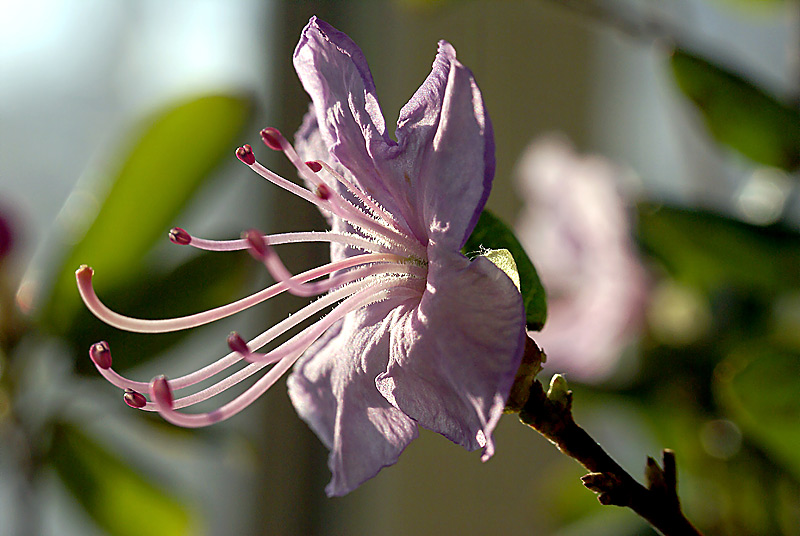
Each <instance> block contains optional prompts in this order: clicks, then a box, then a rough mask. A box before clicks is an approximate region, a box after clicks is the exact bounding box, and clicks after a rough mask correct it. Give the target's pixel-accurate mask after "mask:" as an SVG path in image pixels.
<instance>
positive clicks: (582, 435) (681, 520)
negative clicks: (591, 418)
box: [519, 376, 700, 536]
mask: <svg viewBox="0 0 800 536" xmlns="http://www.w3.org/2000/svg"><path fill="white" fill-rule="evenodd" d="M519 417H520V420H521V421H522V422H523V423H525V424H527V425H528V426H530V427H531V428H533V429H534V430H536V431H537V432H539V433H540V434H542V435H543V436H545V437H546V438H547V439H549V440H550V441H551V442H552V443H553V444H554V445H555V446H556V447H558V449H559V450H560V451H561V452H563V453H564V454H566V455H567V456H569V457H570V458H574V459H575V460H576V461H578V462H579V463H580V464H581V465H583V466H584V467H586V469H588V470H589V471H591V472H590V473H589V474H588V475H586V476H584V477H583V478H582V479H581V480H582V481H583V484H584V485H585V486H586V487H587V488H589V489H591V490H592V491H594V492H596V493H598V497H597V498H598V500H599V501H600V503H602V504H605V505H616V506H625V507H628V508H630V509H631V510H633V511H634V512H636V513H637V514H638V515H639V516H641V517H642V518H644V519H645V520H647V521H648V522H649V523H650V524H651V525H652V526H653V527H655V528H656V529H658V530H659V531H661V533H662V534H664V535H665V536H683V535H700V532H699V531H698V530H697V529H696V528H694V526H692V524H691V523H690V522H689V521H688V520H687V519H686V517H685V516H684V515H683V512H682V511H681V507H680V501H679V500H678V492H677V476H676V469H675V454H674V453H673V452H672V451H671V450H664V452H663V466H664V467H663V469H662V468H661V467H659V466H658V463H656V461H655V460H654V459H653V458H648V459H647V467H646V469H645V476H646V479H647V487H645V486H643V485H641V484H639V483H638V482H637V481H636V480H634V478H633V477H631V476H630V475H629V474H628V473H627V472H626V471H625V470H624V469H623V468H622V467H621V466H620V465H619V464H618V463H617V462H615V461H614V460H613V459H612V458H611V456H609V455H608V454H607V453H606V451H605V450H603V448H602V447H601V446H600V445H599V444H598V443H597V442H596V441H595V440H594V439H592V437H591V436H590V435H589V434H588V433H586V431H585V430H584V429H583V428H581V427H580V426H578V424H577V423H576V422H575V420H574V419H573V417H572V391H569V390H567V388H566V382H565V381H564V380H563V378H562V377H561V376H556V378H555V379H554V382H553V383H552V384H551V386H550V390H549V391H548V392H547V394H545V392H544V389H543V388H542V384H541V383H539V382H538V381H535V382H533V384H532V385H531V389H530V396H529V398H528V401H527V403H526V404H525V406H524V407H523V408H522V411H520V414H519Z"/></svg>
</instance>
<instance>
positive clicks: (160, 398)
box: [150, 374, 173, 409]
mask: <svg viewBox="0 0 800 536" xmlns="http://www.w3.org/2000/svg"><path fill="white" fill-rule="evenodd" d="M150 396H152V397H153V400H154V401H155V402H156V404H158V405H160V406H166V407H168V408H169V409H172V404H173V398H172V388H171V387H170V386H169V382H168V381H167V377H166V376H164V375H163V374H162V375H161V376H156V377H155V378H153V379H152V380H151V381H150Z"/></svg>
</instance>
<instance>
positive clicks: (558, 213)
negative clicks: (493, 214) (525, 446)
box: [516, 138, 647, 382]
mask: <svg viewBox="0 0 800 536" xmlns="http://www.w3.org/2000/svg"><path fill="white" fill-rule="evenodd" d="M622 174H623V170H622V169H621V168H619V167H617V166H615V165H613V164H612V163H611V162H609V161H608V160H606V159H604V158H602V157H599V156H580V155H577V154H575V152H574V150H573V148H572V147H571V146H570V145H569V143H567V142H566V141H564V140H562V139H560V138H547V139H543V140H541V141H538V142H534V143H533V144H531V145H530V147H529V148H528V150H527V151H526V152H525V154H524V156H523V157H522V160H521V162H520V163H519V165H518V172H517V175H518V184H519V188H520V190H521V191H522V195H523V200H524V201H525V206H524V208H523V211H522V213H521V215H520V217H519V220H518V222H517V225H516V230H517V233H518V236H519V239H520V241H521V242H522V244H523V246H524V247H525V249H526V250H527V251H528V253H529V254H530V256H531V258H532V259H534V262H535V263H536V268H537V270H538V273H539V276H540V277H541V279H542V283H543V285H544V287H545V289H546V290H547V295H548V319H547V322H546V324H545V326H544V329H543V330H542V331H541V333H537V334H535V339H536V341H537V342H538V343H539V344H540V345H541V346H542V348H543V350H544V351H545V352H546V353H547V365H548V368H550V369H552V370H554V371H557V372H567V373H569V374H570V375H571V376H572V377H573V378H575V379H576V380H580V381H589V382H598V381H602V380H603V379H606V378H607V377H608V376H609V375H610V374H611V373H613V372H614V370H615V367H616V365H617V362H618V360H619V358H620V356H621V354H622V352H623V350H624V348H625V346H626V345H627V344H629V343H630V342H631V341H632V340H633V339H634V338H635V335H636V333H637V331H638V329H639V326H640V323H641V321H642V318H643V314H644V300H645V294H646V281H647V277H646V274H645V271H644V269H643V267H642V266H641V264H640V262H639V258H638V256H637V254H636V251H635V247H634V244H633V242H632V238H631V228H630V227H631V226H630V217H629V214H628V212H627V208H626V205H625V202H624V200H623V198H622V197H621V195H620V193H619V186H620V185H619V179H620V178H621V176H622Z"/></svg>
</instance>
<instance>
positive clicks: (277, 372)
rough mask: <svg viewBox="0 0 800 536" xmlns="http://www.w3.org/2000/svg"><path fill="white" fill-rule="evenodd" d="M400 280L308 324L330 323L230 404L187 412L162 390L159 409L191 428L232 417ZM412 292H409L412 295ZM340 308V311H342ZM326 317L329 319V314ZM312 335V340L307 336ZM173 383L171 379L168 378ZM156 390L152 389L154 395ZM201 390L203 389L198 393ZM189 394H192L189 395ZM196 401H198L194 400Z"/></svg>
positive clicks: (158, 404)
mask: <svg viewBox="0 0 800 536" xmlns="http://www.w3.org/2000/svg"><path fill="white" fill-rule="evenodd" d="M395 284H396V283H385V284H384V285H385V286H388V287H390V288H384V289H382V290H381V291H379V292H377V293H375V292H372V291H373V290H375V289H370V295H369V296H368V297H367V298H366V299H364V298H363V296H360V295H359V294H360V293H358V294H356V295H353V296H351V297H350V298H348V300H347V301H350V300H354V299H355V298H359V299H358V300H355V301H356V303H355V304H353V305H350V306H346V305H345V303H342V304H341V305H339V307H337V308H336V310H334V311H332V312H331V314H329V315H328V317H331V316H333V317H335V318H333V319H332V320H329V321H328V322H325V320H323V321H320V322H318V323H317V324H315V325H314V326H311V327H310V328H307V329H309V330H312V329H311V328H315V327H317V326H319V325H323V324H327V325H325V326H324V329H321V328H320V329H313V332H314V334H315V335H316V336H315V337H312V336H308V337H306V338H304V340H303V344H302V345H300V347H299V348H297V349H295V350H294V352H291V353H288V354H287V355H286V356H285V357H284V358H283V359H281V360H280V361H279V362H278V363H277V364H276V365H275V366H274V367H273V368H272V369H271V370H270V371H269V372H267V373H266V374H265V375H264V376H262V377H261V378H259V379H258V380H257V381H256V383H255V384H253V385H252V386H251V387H250V388H249V389H247V390H246V391H245V392H244V393H242V394H241V395H239V396H238V397H236V398H235V399H234V400H232V401H230V402H228V403H227V404H225V405H223V406H222V407H220V408H218V409H216V410H214V411H211V412H207V413H197V414H190V415H187V414H184V413H179V412H177V411H175V410H176V409H178V404H177V403H178V401H177V400H176V401H175V402H174V403H167V402H170V397H166V396H163V395H162V394H159V396H158V397H155V396H154V397H153V398H154V399H155V402H154V405H155V406H156V408H157V410H158V412H159V413H160V414H161V416H162V417H164V419H166V420H167V421H169V422H171V423H173V424H176V425H178V426H183V427H187V428H197V427H201V426H207V425H210V424H213V423H215V422H219V421H221V420H225V419H228V418H230V417H232V416H234V415H236V414H237V413H239V412H240V411H242V410H243V409H245V408H247V407H248V406H249V405H250V404H252V403H253V402H254V401H255V400H257V399H258V398H259V397H261V395H263V394H264V393H265V392H266V391H267V390H268V389H269V388H270V387H272V386H273V385H274V384H275V382H277V381H278V380H279V379H280V378H281V376H283V375H284V374H285V373H286V371H288V370H289V368H290V367H291V366H292V365H293V364H294V363H295V361H297V359H299V358H300V356H301V355H303V353H304V352H305V351H306V350H307V349H308V347H309V346H311V344H313V342H314V341H315V340H316V339H317V338H319V336H321V335H322V333H324V332H325V331H326V330H327V329H328V328H329V327H330V325H332V324H333V323H334V322H336V321H337V320H339V319H340V318H341V317H343V316H344V315H345V314H347V313H348V312H350V311H351V310H354V309H356V308H361V307H365V306H367V305H370V304H372V303H376V302H378V301H382V300H384V299H386V298H387V297H389V295H390V294H391V293H392V292H391V291H392V290H393V289H392V288H391V287H392V286H393V285H395ZM395 288H396V289H397V290H401V291H402V290H406V291H408V290H410V289H407V288H404V287H395ZM410 295H411V293H409V296H410ZM339 310H340V311H339ZM336 311H339V312H338V314H334V313H335V312H336ZM328 317H326V319H327V318H328ZM306 339H310V340H306ZM167 383H169V382H167ZM161 387H163V385H160V386H158V388H161ZM152 391H153V390H151V395H152V394H153V393H152ZM198 394H199V393H198ZM186 398H189V397H186ZM192 403H194V402H192Z"/></svg>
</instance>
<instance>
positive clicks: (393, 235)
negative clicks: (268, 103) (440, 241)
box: [237, 127, 424, 256]
mask: <svg viewBox="0 0 800 536" xmlns="http://www.w3.org/2000/svg"><path fill="white" fill-rule="evenodd" d="M261 138H262V139H263V140H264V143H265V144H266V145H267V146H268V147H270V148H271V149H274V150H276V151H282V152H283V154H285V155H286V157H287V158H288V159H289V161H290V162H291V163H292V165H294V167H295V168H296V169H297V172H298V173H299V174H300V176H301V177H303V179H305V180H306V181H308V183H310V184H313V185H314V186H315V187H317V188H318V189H319V188H322V187H324V188H326V189H327V191H328V192H329V193H330V194H333V195H330V196H318V197H319V198H320V199H324V200H327V201H328V203H329V204H328V205H327V206H325V205H323V204H320V203H319V202H316V201H311V202H312V203H314V204H315V205H317V206H319V207H321V208H324V209H326V210H327V211H329V212H332V213H333V214H335V215H336V216H338V217H340V218H342V219H343V220H345V221H349V222H350V223H351V224H354V225H356V226H358V227H361V228H363V229H364V230H365V231H366V232H368V233H369V234H375V235H376V237H380V238H383V239H385V240H387V241H388V242H389V243H390V244H392V245H395V246H397V247H401V248H403V249H405V250H407V251H409V252H410V253H412V254H414V255H417V256H420V253H422V251H421V248H423V249H424V247H423V246H422V244H420V243H419V242H418V241H417V240H416V239H414V238H413V237H411V236H409V235H408V233H406V232H405V231H403V230H402V229H398V228H397V227H396V226H394V225H391V226H387V225H382V224H381V223H382V221H381V220H380V219H378V220H376V219H375V218H373V217H372V216H370V215H369V214H367V213H366V212H365V211H364V210H363V209H361V208H360V207H358V206H356V205H353V204H352V203H351V202H350V201H348V200H347V199H345V198H344V197H343V196H342V195H341V193H339V192H333V191H331V190H330V189H329V188H327V185H325V182H324V181H322V179H320V178H319V177H317V176H316V174H315V173H314V172H313V170H312V169H311V167H310V166H309V165H308V164H307V163H306V162H304V161H303V160H302V159H301V158H300V156H299V155H298V154H297V151H295V149H294V147H293V146H292V144H291V143H289V142H288V141H287V140H286V138H285V137H284V136H283V135H282V134H281V133H280V132H279V131H278V129H276V128H272V127H270V128H265V129H263V130H262V131H261ZM237 154H238V152H237ZM253 158H255V157H253ZM240 160H241V158H240ZM242 162H245V163H246V164H247V163H248V162H247V161H245V160H242ZM248 165H250V167H251V168H253V169H254V170H255V171H256V172H257V173H259V174H260V175H261V176H263V177H264V178H266V179H268V180H271V181H273V182H275V180H274V179H279V180H280V181H283V182H282V183H278V182H275V184H278V185H279V186H281V187H283V188H286V189H287V190H289V191H292V192H294V193H296V191H295V189H289V187H288V185H287V184H286V183H288V184H292V185H293V186H294V187H295V188H297V189H300V190H302V189H301V188H299V187H297V185H294V183H291V182H290V181H287V180H286V179H284V178H283V177H280V176H278V175H276V174H275V173H272V172H271V171H269V170H268V169H266V168H265V167H264V166H262V165H261V164H259V163H258V162H257V161H255V160H254V164H252V165H251V164H248ZM264 173H267V174H268V175H265V174H264ZM304 191H306V192H307V190H304ZM297 195H300V194H297ZM301 197H303V198H304V199H308V198H307V197H306V196H305V195H301ZM381 212H383V211H381ZM392 221H393V220H392Z"/></svg>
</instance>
